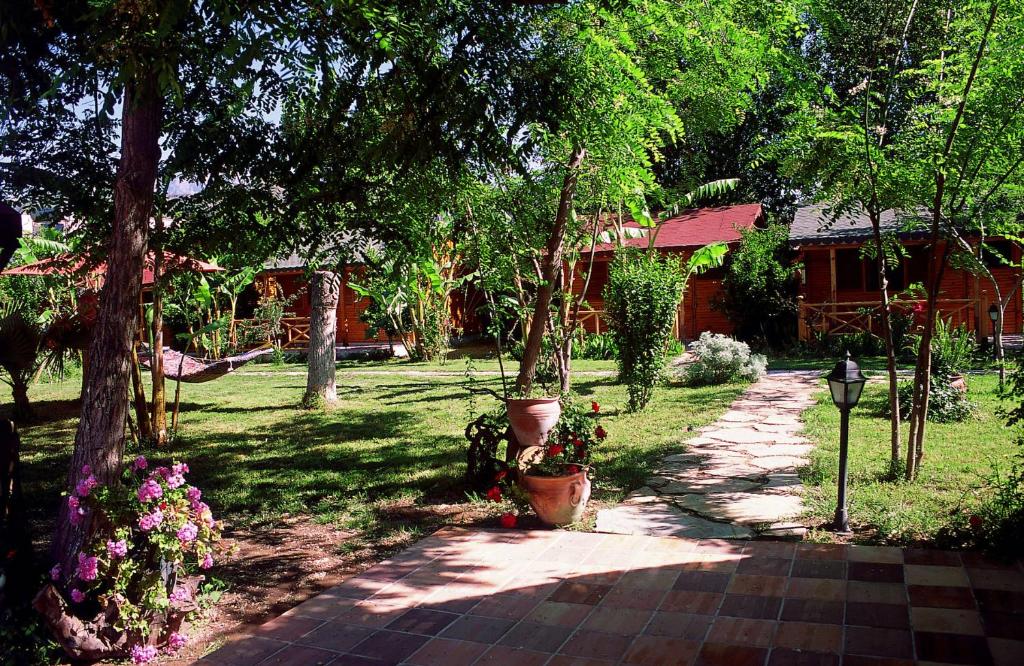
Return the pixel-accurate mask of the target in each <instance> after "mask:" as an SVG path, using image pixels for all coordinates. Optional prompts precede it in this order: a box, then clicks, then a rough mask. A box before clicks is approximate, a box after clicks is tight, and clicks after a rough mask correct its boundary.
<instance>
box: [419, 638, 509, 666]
mask: <svg viewBox="0 0 1024 666" xmlns="http://www.w3.org/2000/svg"><path fill="white" fill-rule="evenodd" d="M488 648H489V646H487V645H484V644H482V643H471V642H469V641H453V640H449V639H447V638H435V639H433V640H431V641H430V642H428V643H427V644H426V645H424V646H423V647H421V648H420V649H419V650H418V651H417V652H416V653H415V654H414V655H412V656H411V657H409V658H408V659H407V660H406V663H409V664H416V666H469V664H472V663H473V662H474V661H476V660H477V658H478V657H479V656H480V655H482V654H483V653H484V652H485V651H486V650H487V649H488Z"/></svg>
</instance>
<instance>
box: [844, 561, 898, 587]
mask: <svg viewBox="0 0 1024 666" xmlns="http://www.w3.org/2000/svg"><path fill="white" fill-rule="evenodd" d="M847 577H848V578H849V579H850V580H863V581H868V582H871V583H902V582H903V566H902V565H900V564H889V563H885V562H850V563H849V569H848V570H847Z"/></svg>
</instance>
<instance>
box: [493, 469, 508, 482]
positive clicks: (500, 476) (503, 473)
mask: <svg viewBox="0 0 1024 666" xmlns="http://www.w3.org/2000/svg"><path fill="white" fill-rule="evenodd" d="M506 476H508V471H507V470H504V469H503V470H501V471H500V472H498V473H497V474H495V475H494V481H495V482H498V481H501V480H502V479H504V478H505V477H506Z"/></svg>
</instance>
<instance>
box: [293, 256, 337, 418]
mask: <svg viewBox="0 0 1024 666" xmlns="http://www.w3.org/2000/svg"><path fill="white" fill-rule="evenodd" d="M310 292H311V294H310V318H309V354H308V357H307V362H308V365H309V369H308V370H307V372H306V395H305V396H303V398H302V403H303V404H304V405H306V406H308V407H313V406H330V405H333V404H335V403H336V402H338V389H337V387H336V386H335V384H334V367H335V350H334V341H335V337H336V336H337V331H338V297H339V295H340V294H341V277H340V276H339V275H338V274H337V273H334V272H332V271H316V272H315V273H313V279H312V280H311V281H310Z"/></svg>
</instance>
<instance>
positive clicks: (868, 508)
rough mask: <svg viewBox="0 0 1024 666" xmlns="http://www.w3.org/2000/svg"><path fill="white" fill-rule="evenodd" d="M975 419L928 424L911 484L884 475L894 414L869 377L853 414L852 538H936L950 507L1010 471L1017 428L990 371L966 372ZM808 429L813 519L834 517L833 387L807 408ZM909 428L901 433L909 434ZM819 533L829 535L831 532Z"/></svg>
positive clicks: (977, 496) (975, 497)
mask: <svg viewBox="0 0 1024 666" xmlns="http://www.w3.org/2000/svg"><path fill="white" fill-rule="evenodd" d="M968 381H969V384H970V393H969V395H970V398H971V400H972V401H974V402H975V403H977V405H978V409H977V412H976V414H975V416H974V418H972V419H970V420H968V421H965V422H963V423H948V424H938V423H929V424H928V430H927V434H926V442H925V457H924V461H923V463H922V467H921V471H920V476H919V478H918V479H917V480H916V481H914V482H913V483H906V482H903V481H891V480H888V479H887V473H888V470H889V456H890V445H889V421H888V419H885V418H882V417H881V416H880V413H881V410H882V407H883V405H884V403H885V401H886V399H887V395H888V393H887V391H886V387H885V386H884V385H882V384H877V383H872V384H869V385H868V386H867V387H866V388H865V391H864V396H863V397H862V399H861V401H860V404H859V405H858V406H857V407H856V408H855V409H854V410H853V411H852V412H851V417H850V462H849V469H850V485H849V493H848V497H849V512H850V522H851V525H852V526H853V529H854V532H855V534H854V541H857V542H863V543H881V544H934V543H935V540H936V537H938V536H940V532H941V530H942V528H943V527H945V526H947V525H948V524H949V517H950V515H951V513H952V512H954V511H955V510H957V509H958V508H960V507H964V508H965V509H967V510H970V507H972V506H976V505H977V504H978V503H979V502H980V500H981V497H982V493H983V492H984V488H985V479H986V477H988V476H989V475H991V474H992V472H993V471H994V470H996V469H1001V470H1003V471H1005V470H1006V469H1008V467H1009V460H1010V457H1011V456H1012V455H1013V454H1014V453H1015V450H1016V448H1017V447H1016V444H1015V443H1014V439H1015V438H1014V433H1013V431H1012V430H1011V429H1009V428H1007V427H1006V426H1005V425H1004V423H1003V420H1002V419H1001V418H999V417H998V416H997V415H996V410H997V408H998V407H999V404H1000V401H999V398H998V397H997V394H996V393H997V387H998V381H997V378H996V377H995V376H993V375H979V376H971V377H970V378H969V380H968ZM804 419H805V421H806V434H807V436H808V437H809V438H810V439H811V440H812V441H814V442H816V443H817V445H818V446H817V447H816V448H815V450H814V451H813V452H812V454H811V456H810V460H811V464H810V466H809V467H808V468H806V469H804V470H803V471H802V476H803V478H804V483H805V484H807V486H808V492H807V496H806V501H807V506H808V513H809V516H810V518H811V521H812V524H821V523H826V522H828V521H829V520H831V519H832V516H833V514H834V512H835V507H836V494H837V488H836V480H837V477H838V468H839V410H837V409H836V408H835V406H834V405H833V404H832V401H831V399H830V398H829V397H828V393H827V392H825V391H823V392H822V393H821V394H820V395H819V396H818V404H817V405H816V406H815V407H812V408H811V409H810V410H808V411H807V412H805V414H804ZM905 438H906V432H904V439H905ZM817 536H819V537H822V538H827V537H826V533H819V534H818V535H817Z"/></svg>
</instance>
